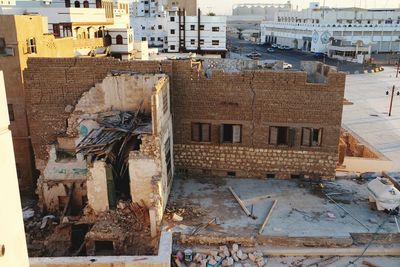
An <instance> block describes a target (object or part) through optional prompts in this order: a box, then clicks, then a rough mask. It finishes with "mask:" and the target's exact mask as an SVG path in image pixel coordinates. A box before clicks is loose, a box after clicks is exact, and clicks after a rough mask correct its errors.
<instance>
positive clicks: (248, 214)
mask: <svg viewBox="0 0 400 267" xmlns="http://www.w3.org/2000/svg"><path fill="white" fill-rule="evenodd" d="M228 189H229V191H231V193H232V195H233V197H234V198H235V199H236V201H237V202H238V203H239V205H240V207H241V208H242V210H243V211H244V213H246V215H247V216H249V217H251V218H253V219H254V220H255V219H257V217H256V216H254V215H253V214H251V212H250V211H249V210H248V209H247V208H246V206H245V205H244V204H243V201H242V200H241V199H240V198H239V197H238V195H237V194H236V193H235V191H233V189H232V187H230V186H229V187H228Z"/></svg>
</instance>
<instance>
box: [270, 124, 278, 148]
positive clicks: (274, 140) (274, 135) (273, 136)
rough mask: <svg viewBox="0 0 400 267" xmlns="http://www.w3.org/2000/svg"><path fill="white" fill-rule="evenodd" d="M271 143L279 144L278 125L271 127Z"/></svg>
mask: <svg viewBox="0 0 400 267" xmlns="http://www.w3.org/2000/svg"><path fill="white" fill-rule="evenodd" d="M269 143H270V144H271V145H277V144H278V128H277V127H269Z"/></svg>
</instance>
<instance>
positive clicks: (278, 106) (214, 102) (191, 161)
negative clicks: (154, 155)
mask: <svg viewBox="0 0 400 267" xmlns="http://www.w3.org/2000/svg"><path fill="white" fill-rule="evenodd" d="M302 68H303V70H301V71H284V70H269V69H258V67H257V64H254V63H253V61H233V60H222V59H220V60H215V59H213V60H211V59H205V60H198V61H196V60H173V61H148V62H132V61H119V60H115V59H107V58H104V59H99V58H97V59H92V58H87V59H44V58H32V59H29V61H28V69H27V70H26V71H25V73H24V75H25V79H26V93H27V99H28V101H27V105H28V119H29V123H30V127H31V132H32V143H33V148H34V152H35V157H36V165H37V166H38V168H39V169H42V168H43V167H44V164H45V163H46V162H47V160H48V153H47V145H48V144H51V143H53V142H55V141H56V136H57V134H59V133H62V132H64V131H65V130H66V129H67V125H66V119H67V118H68V116H69V113H68V112H67V111H68V110H67V107H68V106H69V105H72V106H74V105H75V103H76V102H77V101H78V99H79V98H80V96H81V94H82V93H83V92H85V91H88V90H89V89H90V88H91V87H93V86H94V84H95V83H98V82H101V81H102V80H103V79H104V78H105V77H106V76H107V73H109V72H111V71H113V70H120V71H122V70H129V71H133V72H139V73H146V74H157V73H164V74H166V75H168V76H169V80H170V90H171V99H170V100H171V111H172V121H173V137H174V138H173V141H172V140H170V141H172V142H173V149H174V153H173V155H174V161H175V162H174V165H175V168H177V171H183V172H186V171H193V172H196V173H204V174H214V175H224V176H226V175H231V176H243V177H269V178H272V177H276V178H298V177H306V178H307V177H322V178H325V179H333V178H334V174H335V167H336V164H337V161H338V144H339V136H340V126H341V117H342V102H343V94H344V84H345V74H344V73H340V72H337V71H336V70H334V69H332V68H330V67H328V66H326V65H323V64H322V63H316V62H304V64H303V67H302ZM156 123H157V122H154V121H153V124H155V125H156ZM164 141H165V140H164ZM160 143H162V142H160ZM135 157H137V156H134V155H131V158H135ZM141 157H143V158H144V157H145V155H142V156H141Z"/></svg>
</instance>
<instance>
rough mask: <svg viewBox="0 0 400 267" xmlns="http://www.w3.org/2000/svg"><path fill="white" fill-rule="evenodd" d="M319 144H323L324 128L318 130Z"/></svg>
mask: <svg viewBox="0 0 400 267" xmlns="http://www.w3.org/2000/svg"><path fill="white" fill-rule="evenodd" d="M318 145H319V146H320V145H322V129H319V131H318Z"/></svg>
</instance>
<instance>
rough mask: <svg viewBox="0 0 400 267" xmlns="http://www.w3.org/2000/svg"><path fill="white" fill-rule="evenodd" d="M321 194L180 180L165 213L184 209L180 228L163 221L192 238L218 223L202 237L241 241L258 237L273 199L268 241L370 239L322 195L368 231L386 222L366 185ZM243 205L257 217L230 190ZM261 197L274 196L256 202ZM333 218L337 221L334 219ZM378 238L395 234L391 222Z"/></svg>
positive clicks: (348, 183) (292, 183) (260, 184)
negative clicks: (197, 229)
mask: <svg viewBox="0 0 400 267" xmlns="http://www.w3.org/2000/svg"><path fill="white" fill-rule="evenodd" d="M324 184H325V187H324V189H323V191H320V190H313V189H312V188H311V186H310V184H309V183H302V182H300V181H296V180H275V179H247V178H246V179H241V178H207V177H205V178H200V177H198V178H194V177H186V178H176V179H175V181H174V186H173V189H172V193H171V196H170V199H169V203H168V206H167V209H174V207H177V208H178V209H184V212H183V214H182V217H183V221H182V222H172V221H171V220H168V219H165V220H164V224H165V225H167V226H169V227H172V226H171V225H176V226H175V228H174V231H178V232H183V233H191V231H192V230H193V229H194V228H195V227H196V226H198V225H199V224H200V223H207V222H208V221H210V220H211V219H212V218H214V217H217V218H218V219H219V221H220V225H215V226H210V227H207V229H206V230H204V231H203V232H202V234H204V235H207V234H212V233H219V234H225V235H231V236H232V235H234V236H241V237H248V236H255V235H257V234H258V230H259V228H260V226H261V224H262V223H263V221H264V219H265V217H266V214H267V212H268V210H269V209H270V207H271V205H272V201H273V199H277V200H278V203H277V206H276V208H275V210H274V211H273V213H272V217H271V220H270V221H269V224H268V226H267V227H266V228H265V229H264V231H263V233H262V234H263V235H264V236H289V237H335V238H336V237H339V238H342V237H345V238H346V237H349V236H350V233H368V230H367V229H366V228H364V227H363V226H362V225H360V224H359V223H358V222H357V221H355V220H354V219H352V218H351V217H350V216H349V215H347V214H346V213H345V212H343V211H342V210H341V209H339V208H338V207H337V206H335V205H334V204H333V203H330V202H329V201H328V200H327V199H326V198H325V196H324V195H323V193H326V192H329V193H342V194H338V195H335V196H334V198H335V199H336V201H338V202H341V203H340V205H342V206H343V207H345V208H346V209H347V210H348V211H349V212H351V214H352V215H353V216H355V217H357V218H358V219H359V220H360V221H362V222H363V223H364V224H365V225H366V226H367V227H368V228H369V230H370V233H373V232H375V231H376V229H377V228H378V226H379V225H380V224H381V223H382V222H383V221H384V220H385V219H386V218H387V217H388V215H387V214H386V213H384V212H378V211H374V210H371V208H370V205H369V202H368V195H367V191H366V183H365V184H361V185H360V184H358V183H356V182H354V181H352V180H338V181H336V182H324ZM229 186H230V187H232V188H233V190H235V191H236V193H237V194H238V195H239V197H240V198H241V199H242V200H243V201H245V203H246V204H247V208H248V209H249V210H251V208H252V207H251V205H252V204H253V212H254V214H255V215H256V216H257V217H258V218H257V219H256V220H253V219H252V218H250V217H247V216H246V214H245V213H244V212H243V210H242V209H241V208H240V206H239V205H238V203H237V202H236V200H235V199H234V198H233V196H232V194H231V193H230V191H229V190H228V187H229ZM260 196H270V198H264V199H263V200H259V201H256V199H255V198H257V197H260ZM332 217H333V218H332ZM379 233H397V229H396V224H395V221H394V219H393V217H392V218H390V219H389V220H388V221H387V222H386V223H385V224H384V226H383V228H382V229H381V230H380V231H379Z"/></svg>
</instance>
